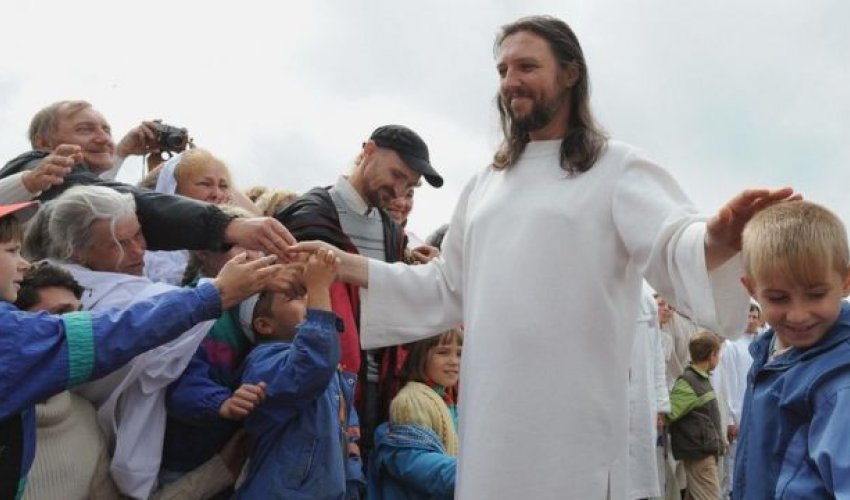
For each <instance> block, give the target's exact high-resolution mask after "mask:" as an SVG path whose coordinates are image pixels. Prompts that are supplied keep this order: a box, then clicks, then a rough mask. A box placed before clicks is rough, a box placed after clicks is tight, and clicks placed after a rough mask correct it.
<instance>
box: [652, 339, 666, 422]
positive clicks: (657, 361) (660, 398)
mask: <svg viewBox="0 0 850 500" xmlns="http://www.w3.org/2000/svg"><path fill="white" fill-rule="evenodd" d="M652 334H653V335H654V337H655V338H654V339H653V341H652V358H653V359H652V370H653V382H654V383H655V395H656V396H655V399H656V408H658V410H657V411H658V412H664V413H669V412H670V393H669V392H667V356H666V353H665V352H664V346H663V345H662V342H661V335H663V333H662V332H661V329H660V328H658V327H656V328H653V331H652Z"/></svg>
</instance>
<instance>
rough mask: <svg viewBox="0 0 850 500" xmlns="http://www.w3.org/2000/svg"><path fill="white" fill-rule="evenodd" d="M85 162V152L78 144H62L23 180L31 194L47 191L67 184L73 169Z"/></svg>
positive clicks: (27, 173)
mask: <svg viewBox="0 0 850 500" xmlns="http://www.w3.org/2000/svg"><path fill="white" fill-rule="evenodd" d="M82 161H83V150H82V148H80V146H77V145H76V144H60V145H59V146H56V149H54V150H53V152H52V153H50V154H49V155H47V156H45V157H44V159H42V160H41V162H40V163H39V164H38V166H37V167H35V168H34V169H32V170H30V171H28V172H26V173H24V175H23V177H22V178H21V180H22V181H23V183H24V187H25V188H26V190H27V191H29V192H30V194H35V193H38V192H41V191H47V190H48V189H50V188H51V187H53V186H58V185H59V184H62V183H63V182H65V176H66V175H68V174H69V173H70V172H71V167H73V166H74V165H76V164H77V163H81V162H82Z"/></svg>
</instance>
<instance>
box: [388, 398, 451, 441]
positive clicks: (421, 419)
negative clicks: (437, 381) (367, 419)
mask: <svg viewBox="0 0 850 500" xmlns="http://www.w3.org/2000/svg"><path fill="white" fill-rule="evenodd" d="M390 423H391V424H395V425H419V426H422V427H427V428H428V429H431V430H432V431H433V432H434V434H436V435H437V437H439V438H440V441H442V443H443V447H444V448H445V450H446V454H448V455H452V456H457V452H458V439H457V432H455V427H454V422H453V420H452V415H451V413H449V407H448V406H446V403H445V402H444V401H443V398H441V397H440V395H439V394H437V393H436V392H435V391H434V390H433V389H431V388H430V387H428V386H427V385H425V384H422V383H420V382H408V383H407V384H406V385H405V386H404V387H402V389H401V390H400V391H398V394H396V397H394V398H393V401H392V403H390Z"/></svg>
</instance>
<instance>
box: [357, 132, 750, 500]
mask: <svg viewBox="0 0 850 500" xmlns="http://www.w3.org/2000/svg"><path fill="white" fill-rule="evenodd" d="M559 148H560V141H542V142H532V143H531V144H529V145H528V146H527V148H526V151H525V152H524V153H523V155H522V157H521V158H520V160H519V162H518V163H517V164H516V165H514V166H513V167H512V168H511V169H510V170H508V171H495V170H493V169H491V168H487V169H485V170H484V171H482V172H480V173H479V174H478V175H476V176H475V177H474V178H473V179H472V180H471V181H470V182H469V184H468V185H467V186H466V188H465V189H464V190H463V193H462V194H461V198H460V200H459V202H458V205H457V207H456V209H455V213H454V215H453V217H452V219H451V222H450V225H449V232H448V234H447V235H446V240H445V242H444V245H443V255H442V258H438V259H435V260H434V261H432V262H431V263H429V264H428V265H420V266H405V265H403V264H400V265H396V264H386V263H382V262H376V261H370V262H369V270H368V271H369V282H370V286H369V289H368V290H364V291H363V295H362V298H363V311H362V318H361V321H362V326H363V328H362V342H363V345H364V347H365V348H367V349H370V348H375V347H380V346H385V345H390V344H397V343H400V342H408V341H412V340H416V339H420V338H423V337H426V336H429V335H433V334H434V333H435V332H440V331H443V330H445V329H447V328H448V327H451V326H453V325H456V324H458V323H459V322H460V321H461V319H462V320H463V322H464V324H465V326H466V331H467V334H466V336H465V338H464V354H463V361H462V367H461V377H462V378H461V384H462V390H461V391H462V392H461V394H462V397H461V399H460V406H461V407H460V411H459V413H460V415H461V418H460V439H461V443H460V457H459V469H458V484H457V487H456V495H457V498H460V499H475V500H477V499H483V498H528V499H531V498H533V499H535V500H545V499H549V498H553V499H554V498H557V499H562V498H581V499H604V498H606V495H610V498H614V499H620V498H625V496H626V484H625V483H626V481H625V477H624V476H625V475H624V474H620V475H619V476H621V477H616V476H617V474H612V471H622V470H623V469H624V462H625V460H626V456H627V443H626V433H627V428H628V419H627V413H628V408H627V403H628V398H627V395H626V387H627V376H628V373H627V372H628V365H629V354H630V348H631V343H632V342H631V339H632V335H631V333H632V331H633V330H634V321H635V318H636V317H637V312H638V298H639V296H640V289H641V281H642V279H643V277H644V276H645V277H646V279H647V281H649V283H650V284H651V285H652V286H653V288H655V289H656V290H658V292H659V293H661V294H662V295H663V296H664V297H666V298H667V299H668V300H669V301H670V302H671V303H673V304H676V305H677V307H679V308H681V309H683V310H685V311H689V312H690V314H692V315H693V316H694V317H697V318H700V319H701V322H702V323H703V324H706V325H716V329H717V331H740V330H741V329H742V328H743V325H744V321H745V320H746V316H747V308H748V304H749V300H748V298H747V296H746V294H745V293H744V289H743V287H742V286H741V285H740V282H739V281H738V278H739V277H740V274H741V263H740V259H739V258H736V259H733V260H731V261H730V262H728V263H727V264H725V265H724V266H722V267H721V268H719V269H717V270H715V271H714V272H713V273H712V274H711V276H710V277H709V275H708V273H707V272H706V270H705V245H704V238H705V224H704V223H703V222H700V219H699V218H698V217H697V216H696V214H695V210H694V208H693V207H692V205H691V203H690V202H689V200H688V199H687V197H686V196H685V195H684V193H682V191H681V189H680V188H679V186H678V185H677V184H676V182H675V181H674V180H673V179H672V177H670V176H669V174H667V173H666V172H665V171H664V170H663V169H661V168H660V167H658V166H657V165H655V164H654V163H652V162H651V161H649V160H647V159H646V158H644V157H643V156H642V155H641V154H640V153H639V152H637V151H636V150H634V149H633V148H631V147H629V146H626V145H623V144H621V143H616V142H613V141H612V142H611V143H610V144H609V146H608V148H607V150H606V152H605V153H604V154H603V155H602V156H601V157H600V158H599V160H598V161H597V163H596V164H595V165H594V166H593V168H592V169H591V170H589V171H588V172H586V173H584V174H581V175H578V176H572V177H571V176H568V175H567V174H566V173H565V172H564V171H563V170H562V169H561V168H560V166H559V164H558V150H559ZM712 285H713V286H714V287H713V288H712ZM718 313H723V314H718ZM718 319H719V323H718Z"/></svg>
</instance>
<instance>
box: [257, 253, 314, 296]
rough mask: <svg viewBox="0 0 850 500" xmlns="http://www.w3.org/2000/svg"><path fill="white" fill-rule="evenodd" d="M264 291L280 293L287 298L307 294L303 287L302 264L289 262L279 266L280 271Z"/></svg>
mask: <svg viewBox="0 0 850 500" xmlns="http://www.w3.org/2000/svg"><path fill="white" fill-rule="evenodd" d="M264 291H267V292H274V293H282V294H284V295H286V296H287V297H301V296H303V295H304V294H305V293H307V288H306V287H305V286H304V263H303V262H290V263H289V264H284V265H282V266H281V268H280V271H278V272H276V273H275V274H274V276H273V277H272V278H271V279H270V280H269V282H268V284H266V288H265V289H264Z"/></svg>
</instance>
